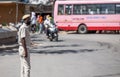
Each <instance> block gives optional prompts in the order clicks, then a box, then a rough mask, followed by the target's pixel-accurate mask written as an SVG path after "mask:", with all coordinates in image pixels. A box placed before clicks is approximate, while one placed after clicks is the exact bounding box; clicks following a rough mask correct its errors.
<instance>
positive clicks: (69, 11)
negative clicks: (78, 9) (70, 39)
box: [65, 5, 72, 15]
mask: <svg viewBox="0 0 120 77" xmlns="http://www.w3.org/2000/svg"><path fill="white" fill-rule="evenodd" d="M65 14H66V15H71V14H72V5H65Z"/></svg>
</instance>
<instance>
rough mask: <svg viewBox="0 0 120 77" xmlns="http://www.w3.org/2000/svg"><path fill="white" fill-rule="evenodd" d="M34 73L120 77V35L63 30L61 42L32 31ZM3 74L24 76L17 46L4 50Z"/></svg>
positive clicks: (52, 76)
mask: <svg viewBox="0 0 120 77" xmlns="http://www.w3.org/2000/svg"><path fill="white" fill-rule="evenodd" d="M32 40H33V41H34V42H35V43H37V46H36V47H33V48H31V65H32V69H31V77H120V51H119V50H120V48H119V47H120V35H117V34H85V35H84V34H82V35H80V34H74V33H68V34H66V33H61V34H60V36H59V41H58V42H55V41H53V42H50V41H49V40H48V39H46V37H45V35H44V34H43V35H38V34H34V35H32ZM0 63H1V64H0V75H1V77H8V76H9V77H20V76H19V75H20V74H19V72H20V62H19V56H18V53H17V50H16V48H13V49H12V50H9V49H8V50H3V51H2V52H1V53H0Z"/></svg>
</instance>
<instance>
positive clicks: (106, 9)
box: [101, 4, 115, 14]
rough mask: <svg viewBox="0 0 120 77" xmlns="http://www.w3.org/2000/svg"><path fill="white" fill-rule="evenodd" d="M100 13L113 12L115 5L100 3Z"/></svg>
mask: <svg viewBox="0 0 120 77" xmlns="http://www.w3.org/2000/svg"><path fill="white" fill-rule="evenodd" d="M101 14H115V5H114V4H101Z"/></svg>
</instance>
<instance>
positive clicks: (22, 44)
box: [18, 14, 31, 77]
mask: <svg viewBox="0 0 120 77" xmlns="http://www.w3.org/2000/svg"><path fill="white" fill-rule="evenodd" d="M22 19H23V23H22V25H21V26H20V28H19V32H18V43H19V55H20V61H21V77H30V53H29V48H30V44H31V41H30V34H29V28H28V24H29V20H30V15H29V14H26V15H24V16H23V17H22Z"/></svg>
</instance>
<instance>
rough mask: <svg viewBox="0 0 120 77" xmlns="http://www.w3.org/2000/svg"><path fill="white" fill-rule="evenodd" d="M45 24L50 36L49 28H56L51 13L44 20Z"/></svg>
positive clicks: (47, 33)
mask: <svg viewBox="0 0 120 77" xmlns="http://www.w3.org/2000/svg"><path fill="white" fill-rule="evenodd" d="M44 26H45V30H46V35H47V37H48V38H49V33H50V31H49V28H55V25H54V23H53V21H52V17H50V15H47V16H46V19H45V21H44Z"/></svg>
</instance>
